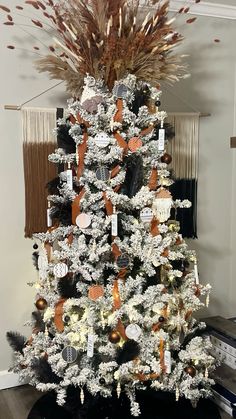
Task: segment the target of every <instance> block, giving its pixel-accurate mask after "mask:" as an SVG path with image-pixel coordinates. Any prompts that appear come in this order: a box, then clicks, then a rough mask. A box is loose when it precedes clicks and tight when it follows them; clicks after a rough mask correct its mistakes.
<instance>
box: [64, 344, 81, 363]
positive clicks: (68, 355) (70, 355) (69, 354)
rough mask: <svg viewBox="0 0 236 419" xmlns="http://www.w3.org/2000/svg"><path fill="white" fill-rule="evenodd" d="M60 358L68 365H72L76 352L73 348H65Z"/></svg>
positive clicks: (76, 355)
mask: <svg viewBox="0 0 236 419" xmlns="http://www.w3.org/2000/svg"><path fill="white" fill-rule="evenodd" d="M61 356H62V358H63V359H64V361H66V362H67V363H68V364H73V362H75V361H76V359H77V357H78V353H77V350H76V349H75V348H74V347H73V346H66V347H65V348H64V349H63V350H62V353H61Z"/></svg>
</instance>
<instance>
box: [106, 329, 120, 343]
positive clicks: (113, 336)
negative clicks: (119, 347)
mask: <svg viewBox="0 0 236 419" xmlns="http://www.w3.org/2000/svg"><path fill="white" fill-rule="evenodd" d="M108 338H109V341H110V342H111V343H119V342H120V335H119V333H118V332H117V331H116V330H112V331H111V332H110V333H109V337H108Z"/></svg>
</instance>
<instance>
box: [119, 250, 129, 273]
mask: <svg viewBox="0 0 236 419" xmlns="http://www.w3.org/2000/svg"><path fill="white" fill-rule="evenodd" d="M129 262H130V261H129V256H128V255H127V253H123V254H121V255H120V256H118V258H117V261H116V263H117V265H118V267H119V268H120V269H124V268H127V266H129Z"/></svg>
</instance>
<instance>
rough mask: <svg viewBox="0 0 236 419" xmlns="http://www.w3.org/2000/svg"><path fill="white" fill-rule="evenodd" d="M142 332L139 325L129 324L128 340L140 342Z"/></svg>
mask: <svg viewBox="0 0 236 419" xmlns="http://www.w3.org/2000/svg"><path fill="white" fill-rule="evenodd" d="M141 333H142V330H141V327H139V325H138V324H135V323H134V324H129V326H127V327H126V329H125V334H126V336H127V338H128V339H133V340H136V341H137V340H138V338H139V336H140V335H141Z"/></svg>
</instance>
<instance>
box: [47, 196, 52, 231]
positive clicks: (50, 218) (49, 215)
mask: <svg viewBox="0 0 236 419" xmlns="http://www.w3.org/2000/svg"><path fill="white" fill-rule="evenodd" d="M47 227H48V228H50V227H52V217H51V203H50V202H48V209H47Z"/></svg>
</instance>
